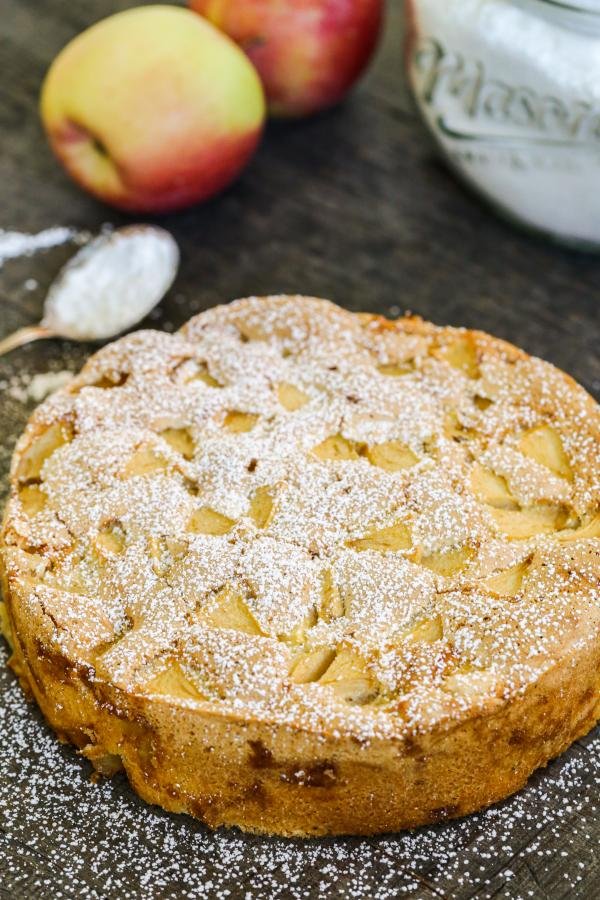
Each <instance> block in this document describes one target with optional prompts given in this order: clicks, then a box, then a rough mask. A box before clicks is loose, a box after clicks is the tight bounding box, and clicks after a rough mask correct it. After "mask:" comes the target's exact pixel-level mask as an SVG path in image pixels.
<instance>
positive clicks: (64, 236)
mask: <svg viewBox="0 0 600 900" xmlns="http://www.w3.org/2000/svg"><path fill="white" fill-rule="evenodd" d="M88 239H89V234H88V233H87V232H80V231H77V230H76V229H75V228H70V227H67V226H63V225H56V226H54V227H52V228H46V229H45V230H44V231H40V232H38V233H37V234H25V233H23V232H21V231H3V230H2V229H0V268H1V267H2V265H3V264H4V263H5V262H6V260H8V259H16V258H17V257H19V256H31V254H33V253H37V252H38V251H40V250H47V249H49V248H50V247H57V246H58V245H59V244H65V243H67V241H76V242H77V243H85V241H87V240H88Z"/></svg>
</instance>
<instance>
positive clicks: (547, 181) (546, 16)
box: [408, 0, 600, 247]
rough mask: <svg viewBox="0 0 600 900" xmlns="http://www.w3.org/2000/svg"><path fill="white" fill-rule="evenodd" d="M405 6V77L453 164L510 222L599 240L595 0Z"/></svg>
mask: <svg viewBox="0 0 600 900" xmlns="http://www.w3.org/2000/svg"><path fill="white" fill-rule="evenodd" d="M409 6H410V7H412V9H411V15H410V16H409V21H410V22H411V34H410V40H409V42H408V46H409V51H408V69H409V74H410V80H411V84H412V87H413V90H414V93H415V96H416V99H417V103H418V105H419V108H420V110H421V113H422V115H423V117H424V119H425V121H426V123H427V125H428V126H429V128H430V130H431V131H432V133H433V135H434V137H435V139H436V141H437V142H438V144H439V145H440V146H441V148H442V150H443V152H444V154H445V155H446V157H447V158H448V160H449V162H450V164H451V165H452V167H453V168H454V169H455V170H456V171H457V172H458V173H459V174H460V175H461V177H463V178H464V179H465V180H466V181H467V182H468V183H469V184H470V185H471V186H472V187H474V188H475V189H476V190H478V191H479V192H480V193H481V194H482V195H483V196H484V197H485V198H486V199H487V200H488V201H490V202H491V203H492V204H493V205H494V206H495V207H497V208H498V209H499V210H500V211H502V212H503V213H504V214H506V215H508V216H509V217H511V218H513V219H516V220H518V221H519V222H521V223H522V224H525V225H527V226H528V227H531V228H535V229H538V230H541V231H543V232H545V233H547V234H550V235H552V236H554V237H558V238H560V239H561V240H563V241H566V242H568V243H574V244H579V245H584V246H591V247H600V195H599V194H598V191H597V184H598V179H599V178H600V3H598V2H593V0H587V2H582V0H579V2H576V0H571V2H570V3H569V4H558V3H554V2H550V0H461V3H460V4H457V3H448V2H447V0H411V3H410V4H409Z"/></svg>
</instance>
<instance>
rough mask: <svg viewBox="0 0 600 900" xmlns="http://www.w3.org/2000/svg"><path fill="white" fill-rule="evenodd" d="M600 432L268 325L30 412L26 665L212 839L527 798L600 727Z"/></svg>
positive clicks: (441, 353)
mask: <svg viewBox="0 0 600 900" xmlns="http://www.w3.org/2000/svg"><path fill="white" fill-rule="evenodd" d="M599 434H600V411H599V408H598V406H597V405H596V404H595V403H594V401H593V400H592V399H591V398H590V397H589V395H588V394H586V392H585V391H584V390H583V389H582V388H580V387H579V386H578V385H577V384H576V383H575V382H573V381H572V380H571V379H570V378H569V377H568V376H567V375H565V374H563V373H562V372H560V371H558V370H557V369H555V368H553V367H552V366H551V365H549V364H548V363H545V362H542V361H540V360H538V359H534V358H531V357H529V356H527V355H526V354H525V353H523V352H522V351H520V350H518V349H516V348H515V347H513V346H511V345H509V344H506V343H504V342H502V341H500V340H497V339H495V338H492V337H489V336H488V335H486V334H483V333H481V332H473V331H466V330H464V329H455V328H438V327H436V326H434V325H431V324H428V323H425V322H423V321H421V320H420V319H418V318H412V317H411V318H408V317H407V318H404V319H400V320H398V321H393V322H392V321H388V320H386V319H383V318H380V317H376V316H371V315H359V314H353V313H350V312H347V311H345V310H342V309H340V308H339V307H337V306H334V305H333V304H331V303H329V302H327V301H324V300H317V299H312V298H305V297H268V298H254V297H253V298H250V299H246V300H240V301H236V302H235V303H232V304H230V305H227V306H221V307H217V308H215V309H210V310H208V311H207V312H204V313H202V314H201V315H199V316H197V317H196V318H194V319H192V320H191V321H190V322H189V323H188V324H187V325H186V326H185V327H184V328H183V329H182V330H181V331H179V332H178V333H177V334H173V335H171V334H164V333H158V332H154V331H141V332H138V333H135V334H131V335H128V336H127V337H124V338H122V339H121V340H118V341H116V342H115V343H113V344H111V345H109V346H107V347H105V348H104V349H102V350H100V352H98V353H96V354H95V355H94V356H92V357H91V359H90V360H89V361H88V363H87V364H86V366H85V367H84V369H83V370H82V372H81V373H80V374H79V375H78V376H77V377H76V378H74V379H73V381H72V382H71V383H70V384H69V385H68V386H67V387H66V388H64V389H63V390H61V391H60V392H59V393H57V394H55V395H53V396H52V397H50V398H49V399H48V400H47V401H46V402H45V403H43V404H42V405H41V406H40V407H39V408H38V409H37V410H36V411H35V413H34V414H33V416H32V418H31V420H30V422H29V424H28V426H27V429H26V431H25V433H24V435H23V436H22V437H21V439H20V440H19V442H18V445H17V448H16V451H15V454H14V459H13V465H12V473H11V495H10V500H9V503H8V507H7V511H6V516H5V520H4V525H3V530H2V535H1V558H2V568H3V576H4V584H5V592H4V595H5V608H4V610H3V617H2V618H3V628H4V631H5V633H6V636H7V638H8V640H9V642H10V643H11V645H12V649H13V653H12V659H11V664H12V666H13V668H14V670H15V671H16V673H17V674H18V676H19V678H20V680H21V683H22V685H23V687H24V688H25V689H26V690H27V691H28V692H30V693H31V694H32V695H33V697H34V698H35V700H36V701H37V703H38V704H39V706H40V707H41V709H42V711H43V713H44V715H45V716H46V718H47V720H48V722H49V723H50V725H51V726H52V727H53V728H54V729H55V731H56V732H57V733H58V735H59V737H60V738H61V739H63V740H67V741H71V742H72V743H73V744H75V745H76V746H77V747H78V748H79V751H80V752H81V753H82V754H83V755H84V756H85V757H87V758H88V759H89V760H91V762H92V763H93V765H94V766H95V767H96V769H97V770H98V771H99V772H101V773H104V774H107V775H109V774H112V773H113V772H115V771H117V770H119V769H121V768H124V769H125V771H126V773H127V776H128V777H129V780H130V781H131V784H132V785H133V787H134V788H135V790H136V791H137V792H138V793H139V794H141V796H142V797H144V798H145V799H146V800H147V801H149V802H151V803H157V804H160V805H161V806H163V807H165V808H166V809H169V810H173V811H175V812H188V813H191V814H192V815H194V816H197V817H198V818H200V819H201V820H202V821H203V822H206V823H207V824H208V825H210V826H211V827H217V826H220V825H237V826H239V827H240V828H243V829H246V830H248V831H254V832H263V833H274V834H281V835H305V836H308V835H318V834H319V835H320V834H342V833H354V834H369V833H375V832H382V831H395V830H398V829H402V828H408V827H413V826H418V825H422V824H425V823H433V822H440V821H443V820H445V819H447V818H450V817H454V816H460V815H463V814H465V813H468V812H471V811H473V810H476V809H479V808H481V807H482V806H484V805H486V804H489V803H493V802H495V801H497V800H500V799H501V798H503V797H506V796H507V795H508V794H510V793H511V792H513V791H515V790H517V789H518V788H520V787H521V786H522V785H523V784H524V783H525V782H526V780H527V778H528V777H529V775H530V774H531V773H532V772H533V771H534V770H535V769H536V768H537V767H539V766H543V765H545V764H546V763H547V762H548V760H550V759H551V758H552V757H554V756H556V755H557V754H559V753H561V752H562V751H563V750H565V749H566V748H567V747H568V746H569V744H570V743H571V742H572V741H574V740H575V739H576V738H577V737H579V736H581V735H583V734H585V733H586V732H587V731H588V730H589V729H590V728H591V727H592V726H593V725H594V724H595V722H596V721H597V720H598V718H599V717H600V695H599V684H600V596H599V591H598V585H599V576H600V564H599V550H600V512H599V509H598V507H599V503H598V499H599V497H598V485H599V481H600V464H599V454H598V448H599Z"/></svg>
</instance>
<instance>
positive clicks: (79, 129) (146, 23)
mask: <svg viewBox="0 0 600 900" xmlns="http://www.w3.org/2000/svg"><path fill="white" fill-rule="evenodd" d="M41 115H42V119H43V122H44V126H45V128H46V131H47V133H48V137H49V139H50V143H51V144H52V147H53V149H54V151H55V153H56V155H57V156H58V158H59V159H60V160H61V162H62V163H63V164H64V166H65V168H66V169H67V171H68V172H69V173H70V174H71V175H72V176H73V178H74V179H75V180H76V181H77V182H78V183H79V184H80V185H81V186H82V187H84V188H86V189H87V190H88V191H90V192H91V193H92V194H95V195H96V196H97V197H99V198H100V199H102V200H104V201H106V202H107V203H110V204H112V205H113V206H117V207H119V208H121V209H125V210H131V211H136V212H159V211H165V210H172V209H177V208H180V207H183V206H188V205H189V204H191V203H195V202H197V201H199V200H204V199H205V198H206V197H209V196H211V195H212V194H216V193H217V192H218V191H220V190H221V189H222V188H224V187H225V186H226V185H228V184H229V183H230V182H231V181H233V179H234V178H235V177H236V176H237V175H238V174H239V173H240V171H241V170H242V169H243V167H244V166H245V165H246V163H247V162H248V160H249V158H250V156H251V155H252V153H253V151H254V149H255V148H256V146H257V144H258V141H259V139H260V135H261V131H262V127H263V123H264V117H265V103H264V95H263V90H262V87H261V84H260V79H259V78H258V75H257V74H256V71H255V69H254V67H253V66H252V65H251V63H250V62H249V61H248V59H247V58H246V56H245V55H244V54H243V53H242V52H241V51H240V49H239V48H238V47H237V46H236V45H235V44H234V43H233V42H232V41H231V40H230V39H229V38H228V37H226V35H224V34H223V33H222V32H220V31H218V30H217V29H216V28H214V27H213V26H212V25H211V24H210V23H209V22H207V21H206V20H204V19H202V18H200V17H199V16H197V15H194V13H192V12H190V11H189V10H186V9H180V8H177V7H174V6H145V7H144V6H143V7H138V8H137V9H131V10H128V11H126V12H123V13H119V14H117V15H114V16H110V18H108V19H104V20H103V21H101V22H99V23H98V24H96V25H94V26H92V27H91V28H89V29H88V30H87V31H84V32H83V33H82V34H80V35H79V36H78V37H76V38H75V39H74V40H73V41H71V43H70V44H67V46H66V47H65V48H64V49H63V50H62V51H61V53H60V54H59V55H58V57H57V58H56V59H55V61H54V62H53V64H52V66H51V67H50V70H49V72H48V74H47V76H46V79H45V81H44V85H43V88H42V97H41Z"/></svg>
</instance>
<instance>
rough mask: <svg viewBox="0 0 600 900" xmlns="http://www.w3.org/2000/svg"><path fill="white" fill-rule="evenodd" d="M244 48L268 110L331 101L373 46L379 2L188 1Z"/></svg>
mask: <svg viewBox="0 0 600 900" xmlns="http://www.w3.org/2000/svg"><path fill="white" fill-rule="evenodd" d="M189 5H190V7H191V8H192V9H194V10H195V11H196V12H198V13H200V14H201V15H203V16H205V17H206V18H207V19H208V20H209V21H210V22H212V23H213V24H214V25H216V26H217V27H218V28H220V29H222V30H223V31H224V32H225V33H226V34H228V35H229V36H230V37H231V38H233V40H234V41H235V42H236V43H237V44H239V46H240V47H241V48H242V49H243V50H245V51H246V53H247V54H248V56H249V57H250V59H251V60H252V62H253V63H254V65H255V66H256V68H257V69H258V71H259V73H260V76H261V78H262V81H263V84H264V87H265V93H266V95H267V100H268V102H269V108H270V110H271V112H272V113H273V114H274V115H280V116H304V115H310V114H312V113H315V112H318V111H319V110H322V109H325V108H326V107H328V106H332V105H333V104H335V103H337V102H338V101H339V100H341V99H342V97H343V96H344V95H345V94H346V93H347V91H348V90H349V88H350V87H351V86H352V84H353V83H354V82H355V81H356V79H357V78H358V76H359V75H360V74H361V72H362V71H363V69H364V68H365V66H366V65H367V63H368V62H369V59H370V58H371V56H372V54H373V51H374V49H375V47H376V45H377V40H378V37H379V32H380V26H381V20H382V14H383V0H189Z"/></svg>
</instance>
